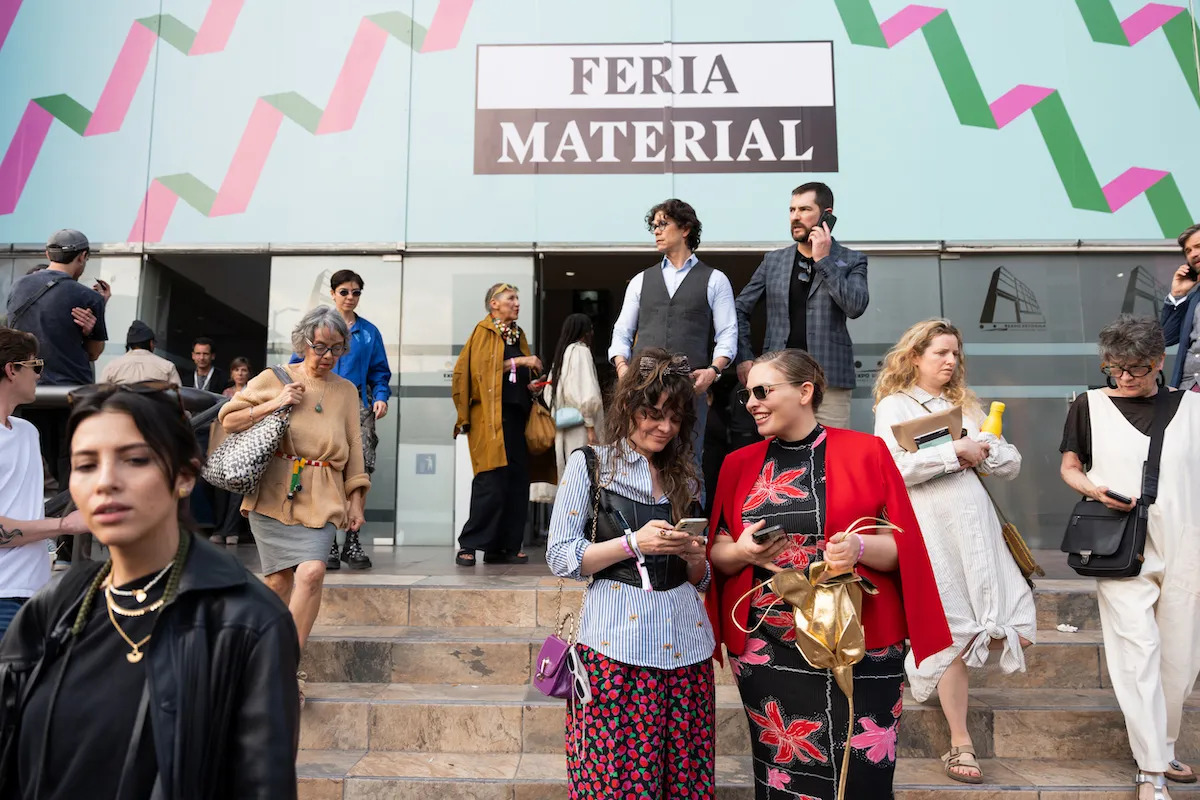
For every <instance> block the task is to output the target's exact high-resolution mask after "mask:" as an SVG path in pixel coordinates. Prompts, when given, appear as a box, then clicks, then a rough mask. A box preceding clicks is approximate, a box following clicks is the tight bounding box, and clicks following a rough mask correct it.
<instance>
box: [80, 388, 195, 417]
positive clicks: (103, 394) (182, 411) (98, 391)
mask: <svg viewBox="0 0 1200 800" xmlns="http://www.w3.org/2000/svg"><path fill="white" fill-rule="evenodd" d="M118 392H130V393H132V394H140V395H159V394H161V395H166V394H168V393H172V394H174V395H175V402H176V404H177V405H178V406H179V415H180V416H181V417H183V418H184V419H187V418H188V413H187V409H186V408H184V405H183V394H182V393H181V392H180V391H179V387H178V386H176V385H175V384H173V383H171V382H170V381H137V382H136V383H94V384H91V385H90V386H80V387H79V388H78V389H76V390H75V391H73V392H71V393H70V394H69V395H67V399H68V400H69V401H70V403H71V406H72V407H74V406H75V404H76V403H77V402H94V403H98V402H103V401H104V400H106V399H107V398H109V397H112V396H113V395H114V394H117V393H118Z"/></svg>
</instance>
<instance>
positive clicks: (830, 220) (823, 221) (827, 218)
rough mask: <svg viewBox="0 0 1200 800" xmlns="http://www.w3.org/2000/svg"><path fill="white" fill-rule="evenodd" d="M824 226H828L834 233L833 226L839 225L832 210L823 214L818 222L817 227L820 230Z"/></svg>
mask: <svg viewBox="0 0 1200 800" xmlns="http://www.w3.org/2000/svg"><path fill="white" fill-rule="evenodd" d="M822 225H828V226H829V232H830V233H833V226H834V225H837V217H835V216H834V215H833V209H832V208H827V209H825V210H824V211H822V212H821V218H820V219H819V220H817V227H818V228H819V227H821V226H822Z"/></svg>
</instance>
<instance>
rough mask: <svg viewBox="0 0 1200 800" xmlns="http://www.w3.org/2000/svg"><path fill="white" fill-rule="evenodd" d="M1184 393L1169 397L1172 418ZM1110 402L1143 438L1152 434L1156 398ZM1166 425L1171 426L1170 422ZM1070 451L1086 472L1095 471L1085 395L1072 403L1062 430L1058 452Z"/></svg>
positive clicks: (1089, 419) (1088, 412) (1089, 420)
mask: <svg viewBox="0 0 1200 800" xmlns="http://www.w3.org/2000/svg"><path fill="white" fill-rule="evenodd" d="M1184 394H1186V392H1171V394H1170V404H1169V405H1168V411H1169V413H1170V415H1171V418H1172V419H1174V417H1175V412H1176V411H1178V410H1179V403H1180V401H1181V400H1182V399H1183V396H1184ZM1108 399H1109V400H1112V401H1113V405H1114V406H1116V407H1117V410H1118V411H1120V412H1121V416H1123V417H1125V419H1127V420H1129V424H1130V425H1132V426H1133V427H1135V428H1137V429H1138V430H1139V431H1141V433H1143V434H1144V435H1146V436H1149V435H1150V429H1151V428H1152V427H1154V396H1150V397H1112V396H1111V395H1110V396H1109V398H1108ZM1167 424H1170V420H1168V423H1167ZM1068 451H1070V452H1072V453H1074V454H1075V455H1077V456H1079V460H1080V461H1081V462H1083V468H1084V469H1085V470H1086V469H1091V468H1092V415H1091V411H1090V409H1089V408H1088V399H1087V395H1086V394H1081V395H1079V396H1078V397H1076V398H1075V402H1073V403H1071V410H1070V411H1068V412H1067V424H1066V425H1065V426H1064V428H1063V439H1062V444H1060V445H1059V446H1058V452H1060V453H1066V452H1068Z"/></svg>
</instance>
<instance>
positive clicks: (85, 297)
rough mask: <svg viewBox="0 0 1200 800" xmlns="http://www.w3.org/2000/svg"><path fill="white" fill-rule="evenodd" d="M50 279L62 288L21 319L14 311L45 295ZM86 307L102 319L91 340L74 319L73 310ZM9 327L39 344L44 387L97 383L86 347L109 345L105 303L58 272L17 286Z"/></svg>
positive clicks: (39, 273) (10, 303) (48, 294)
mask: <svg viewBox="0 0 1200 800" xmlns="http://www.w3.org/2000/svg"><path fill="white" fill-rule="evenodd" d="M49 280H53V281H55V283H56V285H55V286H54V288H53V289H50V290H49V291H47V292H46V293H45V294H43V295H42V296H41V297H39V298H38V299H37V300H36V301H34V303H33V305H31V306H30V307H29V308H28V309H27V310H26V311H25V312H24V313H23V314H22V315H21V316H20V318H19V319H17V320H15V325H13V323H14V320H13V319H12V314H13V312H14V311H16V310H17V309H19V308H20V307H21V306H23V305H25V302H26V301H27V300H29V298H31V297H33V296H34V295H36V294H37V293H38V292H40V291H41V290H42V287H44V286H45V285H46V282H47V281H49ZM73 308H86V309H89V310H90V311H91V312H92V313H93V314H95V315H96V326H95V327H94V328H92V332H91V334H90V335H88V336H84V335H83V331H82V330H81V329H80V327H79V326H78V325H76V324H75V320H74V319H72V317H71V309H73ZM8 314H9V324H10V325H13V327H15V328H16V329H17V330H22V331H26V332H28V333H32V334H33V335H34V336H36V337H37V340H38V358H41V359H44V360H45V362H46V367H45V369H44V370H43V371H42V377H41V379H40V383H42V384H43V385H44V386H70V385H73V384H84V383H92V382H94V381H95V376H94V374H93V372H92V360H91V359H90V358H88V353H87V349H86V348H85V347H84V343H85V342H89V341H91V342H104V341H108V328H106V327H105V325H104V298H103V297H101V296H100V295H99V294H98V293H96V292H95V291H93V290H92V289H89V288H88V287H86V286H84V285H83V284H81V283H80V282H79V281H76V280H73V279H72V278H71V277H70V276H69V275H67V274H65V273H63V272H59V271H58V270H48V269H43V270H38V271H37V272H34V273H32V274H30V275H26V276H25V277H23V278H21V279H20V280H18V281H17V282H16V283H14V284H13V285H12V290H11V292H10V293H9V296H8Z"/></svg>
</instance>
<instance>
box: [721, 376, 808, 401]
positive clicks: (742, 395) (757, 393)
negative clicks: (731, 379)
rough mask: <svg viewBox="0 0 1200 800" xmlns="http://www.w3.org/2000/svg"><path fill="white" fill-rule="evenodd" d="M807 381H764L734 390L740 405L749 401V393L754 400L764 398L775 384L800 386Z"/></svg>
mask: <svg viewBox="0 0 1200 800" xmlns="http://www.w3.org/2000/svg"><path fill="white" fill-rule="evenodd" d="M805 383H808V381H785V382H783V383H764V384H762V385H760V386H752V387H750V388H749V389H738V390H737V392H736V395H737V399H738V402H739V403H741V404H742V405H746V403H749V402H750V395H754V399H755V400H759V401H762V400H766V399H767V395H769V394H770V393H771V392H773V391H774V390H775V387H776V386H800V385H803V384H805Z"/></svg>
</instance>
